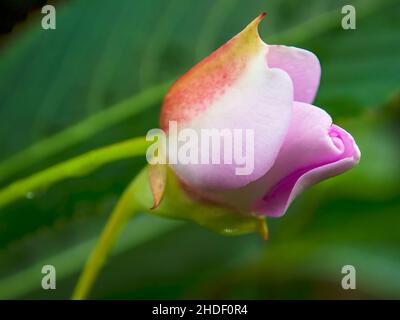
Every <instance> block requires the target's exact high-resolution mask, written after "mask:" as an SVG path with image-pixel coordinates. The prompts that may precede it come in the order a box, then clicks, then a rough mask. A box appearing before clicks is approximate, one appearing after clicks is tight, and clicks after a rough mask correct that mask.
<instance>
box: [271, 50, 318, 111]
mask: <svg viewBox="0 0 400 320" xmlns="http://www.w3.org/2000/svg"><path fill="white" fill-rule="evenodd" d="M267 64H268V66H269V67H270V68H279V69H282V70H284V71H286V72H287V73H288V74H289V76H290V78H291V79H292V81H293V87H294V100H295V101H299V102H306V103H312V102H313V100H314V98H315V95H316V93H317V91H318V86H319V81H320V77H321V66H320V64H319V61H318V58H317V57H316V56H315V54H313V53H312V52H310V51H307V50H304V49H299V48H295V47H287V46H281V45H270V46H269V51H268V55H267Z"/></svg>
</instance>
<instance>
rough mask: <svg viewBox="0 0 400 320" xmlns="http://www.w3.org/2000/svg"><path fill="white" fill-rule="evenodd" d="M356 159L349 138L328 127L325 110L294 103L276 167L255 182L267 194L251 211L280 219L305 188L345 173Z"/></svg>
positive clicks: (336, 129)
mask: <svg viewBox="0 0 400 320" xmlns="http://www.w3.org/2000/svg"><path fill="white" fill-rule="evenodd" d="M359 159H360V151H359V149H358V147H357V145H356V144H355V142H354V139H353V137H352V136H351V135H350V134H349V133H347V132H346V131H345V130H343V129H342V128H340V127H338V126H336V125H331V118H330V116H329V115H328V114H327V113H326V112H325V111H323V110H322V109H319V108H317V107H314V106H311V105H307V104H303V103H295V106H294V114H293V120H292V125H291V127H290V129H289V132H288V135H287V137H286V139H285V142H284V144H283V146H282V149H281V151H280V153H279V155H278V158H277V160H276V165H275V166H274V167H273V168H272V169H271V170H270V172H268V174H267V175H266V176H265V177H263V178H262V179H260V181H257V184H258V187H259V188H260V187H261V185H262V186H263V187H264V190H268V191H267V193H266V194H265V195H264V196H263V197H262V199H261V200H259V201H257V202H256V203H255V204H254V205H253V210H254V211H255V212H257V213H261V214H266V215H269V216H275V217H279V216H282V215H283V214H284V213H285V211H286V210H287V208H288V206H289V205H290V203H291V202H292V201H293V200H294V198H295V197H296V196H297V195H299V194H300V193H301V192H302V191H304V190H305V189H306V188H308V187H310V186H312V185H314V184H316V183H318V182H319V181H322V180H324V179H327V178H330V177H333V176H336V175H338V174H340V173H343V172H345V171H347V170H349V169H350V168H351V167H353V166H354V165H355V164H357V163H358V162H359ZM260 184H261V185H260Z"/></svg>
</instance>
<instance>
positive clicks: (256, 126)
mask: <svg viewBox="0 0 400 320" xmlns="http://www.w3.org/2000/svg"><path fill="white" fill-rule="evenodd" d="M259 20H260V17H259V18H257V19H256V20H254V21H253V22H252V23H250V25H249V26H247V27H246V29H245V30H243V31H242V32H241V33H239V34H238V35H237V36H236V37H234V38H233V39H232V40H230V41H229V42H228V43H227V44H225V45H224V46H222V47H221V48H220V49H218V50H217V51H215V52H214V53H213V54H212V55H211V56H209V57H207V58H206V59H204V60H203V61H201V62H200V63H199V64H198V65H196V66H195V67H194V68H193V69H192V70H190V71H189V72H188V73H187V74H186V75H184V76H183V77H182V78H181V79H179V80H178V81H177V82H176V83H175V84H174V86H173V87H172V88H171V90H170V92H169V93H168V94H167V96H166V98H165V101H164V105H163V109H162V118H161V125H162V128H163V129H164V130H168V127H169V126H168V124H169V121H171V120H175V121H177V122H178V127H179V128H178V130H177V135H179V133H180V132H182V131H183V129H185V128H190V129H192V130H195V132H196V133H197V136H198V137H201V132H202V131H203V132H204V131H205V130H209V131H208V132H211V131H212V130H225V129H228V130H229V131H230V132H231V134H233V133H234V132H233V131H234V130H235V129H241V130H242V135H241V137H242V139H244V137H245V134H246V132H245V130H251V131H252V132H253V133H254V139H253V140H254V148H250V146H248V145H247V143H245V145H244V146H243V148H244V149H245V151H246V153H252V150H251V149H253V150H254V152H253V154H251V162H253V164H252V167H253V168H250V172H249V173H248V174H245V175H238V174H237V170H236V169H237V168H238V167H243V166H242V165H238V164H237V163H235V161H233V163H232V164H229V163H226V161H224V158H222V155H223V154H224V152H223V151H222V150H221V149H222V147H221V148H218V150H217V151H218V152H219V153H220V155H219V156H217V157H219V158H220V163H219V164H215V163H212V161H211V160H212V159H211V158H212V156H213V153H212V152H210V154H209V157H208V160H207V161H205V162H208V163H209V164H204V161H203V162H202V163H203V164H193V163H186V164H182V163H178V164H172V167H173V169H174V171H175V173H176V174H177V175H178V176H179V178H180V179H181V180H182V181H183V182H184V183H185V184H187V185H190V186H191V187H192V188H198V189H207V190H210V189H219V190H220V189H233V188H238V187H242V186H244V185H246V184H248V183H250V182H252V181H254V180H257V179H259V178H260V177H262V176H263V175H264V174H265V173H266V172H267V171H268V170H269V169H270V168H271V167H272V165H273V163H274V161H275V158H276V156H277V155H278V152H279V150H280V148H281V146H282V143H283V141H284V139H285V136H286V133H287V131H288V128H289V123H290V118H291V113H292V106H293V103H292V101H293V85H292V81H291V79H290V77H289V76H288V74H287V73H286V72H285V71H283V70H280V69H275V68H274V69H272V68H268V66H267V64H266V60H265V57H266V54H267V52H268V48H269V47H268V46H267V45H266V44H265V43H263V42H262V40H261V39H260V37H259V35H258V31H257V25H258V23H259ZM168 139H169V141H176V140H178V137H177V136H174V133H172V132H169V137H168ZM186 142H187V141H184V142H182V143H181V144H180V146H182V144H184V143H186ZM237 142H238V141H234V143H237ZM248 147H249V149H247V148H248ZM194 148H197V150H198V154H199V155H200V156H199V159H200V158H201V153H204V152H205V150H204V149H203V148H200V147H197V146H194ZM169 149H171V148H169ZM179 149H180V148H179V146H178V150H179ZM265 150H268V152H265ZM207 152H209V150H207ZM214 155H215V153H214ZM170 162H171V161H170Z"/></svg>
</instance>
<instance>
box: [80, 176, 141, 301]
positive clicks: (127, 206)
mask: <svg viewBox="0 0 400 320" xmlns="http://www.w3.org/2000/svg"><path fill="white" fill-rule="evenodd" d="M133 185H134V184H133V183H131V184H130V185H129V187H128V188H127V189H126V190H125V191H124V193H123V195H122V196H121V198H120V199H119V200H118V203H117V205H116V207H115V209H114V210H113V212H112V213H111V215H110V218H109V219H108V221H107V224H106V226H105V227H104V229H103V232H102V233H101V236H100V239H99V241H98V242H97V244H96V247H95V248H94V249H93V251H92V253H91V255H90V257H89V259H88V261H87V262H86V265H85V267H84V269H83V272H82V273H81V275H80V277H79V280H78V283H77V285H76V287H75V290H74V292H73V294H72V299H74V300H82V299H86V298H87V297H88V295H89V293H90V290H91V288H92V287H93V284H94V281H95V280H96V278H97V276H98V274H99V272H100V270H101V268H102V266H103V265H104V262H105V260H106V258H107V256H108V254H109V252H110V250H111V247H112V245H113V244H114V242H115V241H116V239H117V236H118V235H119V233H120V232H121V230H122V227H123V226H124V225H125V224H126V222H127V220H128V218H129V217H131V216H132V215H133V214H134V213H135V211H137V209H138V208H136V206H135V203H134V196H133V189H134V188H133Z"/></svg>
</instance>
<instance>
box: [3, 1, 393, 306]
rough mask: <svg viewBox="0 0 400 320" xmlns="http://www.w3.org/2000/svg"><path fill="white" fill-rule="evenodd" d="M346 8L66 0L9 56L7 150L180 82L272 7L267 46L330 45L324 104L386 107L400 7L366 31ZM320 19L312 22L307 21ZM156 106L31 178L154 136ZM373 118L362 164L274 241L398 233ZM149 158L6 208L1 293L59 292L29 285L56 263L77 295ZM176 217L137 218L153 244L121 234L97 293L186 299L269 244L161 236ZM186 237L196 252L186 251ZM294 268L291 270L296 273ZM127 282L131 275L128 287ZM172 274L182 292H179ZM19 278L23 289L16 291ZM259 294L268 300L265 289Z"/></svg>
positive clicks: (384, 149) (387, 161)
mask: <svg viewBox="0 0 400 320" xmlns="http://www.w3.org/2000/svg"><path fill="white" fill-rule="evenodd" d="M386 2H389V4H386ZM390 3H392V4H390ZM342 4H348V3H347V1H339V2H335V3H332V2H331V1H310V2H307V4H304V5H303V4H300V3H299V2H298V1H289V0H285V1H278V0H275V1H272V0H269V1H246V2H239V1H229V0H220V1H211V0H210V1H191V2H189V1H183V0H181V1H168V2H167V1H161V0H158V1H157V0H156V1H128V0H124V1H119V2H118V5H116V4H115V3H113V2H111V1H105V0H101V1H83V0H75V1H71V2H68V3H62V4H60V6H59V7H57V29H56V31H54V32H53V31H43V30H42V29H41V28H40V23H39V21H40V20H39V19H38V18H39V17H36V18H32V19H31V20H30V21H28V22H27V23H26V24H25V25H24V26H22V27H23V28H22V27H21V28H20V30H18V32H15V33H14V35H13V37H12V38H11V39H10V41H9V42H8V43H6V45H4V47H3V48H2V50H1V52H0V101H1V102H0V159H4V158H6V157H7V156H9V155H11V154H13V153H15V152H16V151H19V150H22V149H23V148H25V147H27V146H28V145H30V144H31V143H32V142H35V141H39V140H40V139H42V138H44V137H47V136H49V135H51V134H53V133H55V132H59V131H60V130H62V129H63V128H66V127H68V126H69V125H71V124H74V123H77V122H79V121H80V120H82V119H85V118H86V117H87V116H89V115H92V114H95V113H96V112H99V111H101V110H102V109H104V108H107V107H109V106H110V105H112V104H114V103H116V102H118V101H120V100H122V99H124V98H126V97H129V96H130V95H132V94H134V93H137V92H140V91H142V90H144V89H146V88H148V87H149V86H152V85H156V84H159V83H161V82H163V81H165V80H169V79H171V78H175V77H176V76H178V75H179V74H181V73H182V72H184V71H185V70H187V69H188V68H189V67H190V66H191V65H192V64H193V63H194V62H195V61H197V60H198V59H200V58H201V57H203V56H204V55H205V54H207V53H209V52H210V51H212V50H213V49H215V48H216V47H217V46H219V45H220V44H222V43H223V42H225V41H226V40H228V39H229V38H230V37H231V36H232V35H233V34H235V33H237V32H238V31H240V30H241V29H242V28H243V26H244V25H246V23H247V22H248V21H250V20H251V19H252V18H253V17H254V16H255V15H257V14H258V13H259V12H260V11H267V12H268V17H267V20H266V21H265V22H263V24H262V25H261V26H260V31H261V34H262V36H263V38H264V39H265V41H266V42H269V39H271V41H270V42H273V43H281V41H284V43H286V44H295V45H298V46H301V47H305V48H307V49H310V50H314V51H315V52H316V53H317V54H318V55H319V57H320V60H321V63H322V68H323V75H322V87H321V91H320V93H319V94H318V97H317V104H319V105H321V106H323V107H326V108H327V109H328V110H329V111H330V112H331V113H332V114H334V115H337V116H343V117H344V116H353V117H359V116H360V115H361V113H362V112H364V110H365V109H366V108H369V107H379V106H380V105H382V104H383V102H384V101H385V100H386V99H387V98H388V97H390V95H391V94H393V93H394V91H395V90H398V89H399V86H398V84H399V80H400V79H399V75H400V73H399V72H398V70H399V69H400V68H399V63H400V62H399V60H398V58H397V57H398V56H399V55H400V41H398V40H399V39H398V38H399V35H398V30H399V27H400V22H399V21H398V18H397V16H398V13H399V5H398V4H395V3H394V1H362V2H359V4H358V5H356V8H357V13H358V15H359V17H358V20H357V30H350V31H344V30H342V29H341V28H340V20H341V18H342V15H341V14H340V6H341V5H342ZM375 7H376V9H374V8H375ZM332 10H333V11H332ZM94 13H95V14H94ZM189 13H190V14H189ZM363 15H364V16H363ZM310 19H311V21H312V23H311V24H310V25H308V22H307V21H309V20H310ZM158 107H159V106H158V105H156V104H155V105H154V107H152V108H149V109H148V110H147V111H144V112H142V113H141V114H140V115H138V116H135V118H132V119H127V120H126V121H124V122H123V123H121V124H120V125H119V126H115V127H113V128H110V129H109V130H107V131H105V132H103V133H101V134H99V135H98V136H96V137H95V138H93V139H92V140H91V141H88V142H85V143H81V144H80V145H78V146H76V147H74V148H69V149H68V150H66V151H65V152H63V153H61V154H59V155H57V156H55V157H52V158H51V159H46V161H44V162H42V163H40V164H38V165H36V166H34V167H33V168H30V169H29V170H27V171H26V172H24V174H26V173H29V172H33V171H34V170H37V169H38V168H43V167H45V166H47V165H49V164H51V163H54V162H56V161H59V160H62V159H65V158H67V157H69V156H71V155H75V154H78V153H80V152H82V151H85V150H88V149H90V148H92V147H94V146H99V145H103V144H105V143H110V142H115V141H117V140H121V139H124V138H127V137H131V136H134V135H139V134H144V133H145V132H146V131H147V129H149V128H151V127H155V126H157V123H158ZM395 121H396V120H395ZM370 126H371V124H370V123H369V122H368V121H365V122H364V119H362V117H361V116H360V119H359V121H358V122H357V123H356V124H355V125H354V126H353V127H354V128H355V129H357V130H356V131H355V137H356V138H357V140H359V141H361V143H362V150H363V159H362V162H361V165H360V168H357V169H356V170H355V171H354V174H353V173H349V174H348V175H345V176H344V177H343V178H341V179H340V181H338V182H337V184H336V182H335V183H334V184H332V186H331V185H329V186H327V189H328V190H329V189H331V191H330V192H327V193H328V195H329V196H328V197H326V196H325V195H324V196H318V197H320V198H321V199H320V200H319V201H320V202H321V206H320V207H317V208H313V204H314V202H315V198H316V197H317V195H318V190H311V192H310V193H308V195H307V197H304V199H299V201H298V202H297V203H296V204H295V206H294V207H293V208H292V209H291V210H290V211H289V214H288V215H287V216H285V217H284V218H283V219H282V220H280V221H271V223H270V225H271V227H272V228H271V229H272V230H271V236H272V239H274V236H276V238H277V240H273V241H277V242H278V241H287V240H288V239H291V238H295V239H297V237H302V236H304V237H305V236H307V237H308V238H310V241H311V242H316V243H318V239H319V237H323V238H325V239H326V240H327V242H328V243H327V245H332V244H334V243H335V242H337V241H338V240H340V239H341V241H342V245H346V244H348V245H350V244H349V243H352V241H353V240H354V238H353V237H352V235H354V237H356V238H357V239H358V240H359V241H361V242H362V241H367V240H368V239H369V241H371V242H372V243H375V242H378V243H381V245H382V246H385V245H387V244H388V243H392V244H393V243H396V244H398V243H399V242H400V239H399V238H398V232H397V230H398V226H399V221H398V218H397V217H398V215H396V212H397V211H398V210H397V209H398V201H396V197H398V196H399V193H398V181H399V173H398V171H396V168H397V170H398V157H397V155H398V154H399V149H398V145H397V143H396V141H397V139H396V138H397V137H396V136H395V133H394V132H393V131H390V130H389V129H387V128H386V124H385V123H382V124H380V125H373V128H374V129H373V130H372V131H371V130H370V129H369V128H370ZM353 127H351V128H349V131H351V130H353ZM346 128H347V127H346ZM351 132H353V131H351ZM375 133H378V135H376V134H375ZM379 137H381V138H379ZM374 141H376V142H374ZM376 143H379V145H378V144H376ZM364 150H366V151H365V153H364ZM376 150H379V152H375V151H376ZM378 164H379V165H378ZM143 165H144V160H141V161H140V160H137V161H136V160H135V161H133V162H132V161H122V162H120V163H117V164H113V165H110V166H108V167H106V168H104V169H102V170H101V171H99V172H98V173H96V174H94V175H91V176H90V177H87V178H79V179H74V180H71V181H67V182H63V183H60V184H59V185H57V186H55V187H54V188H52V189H51V190H43V191H42V192H39V193H36V194H33V195H28V198H29V199H26V200H23V201H21V202H19V203H17V204H15V205H13V206H10V207H8V208H5V209H4V210H2V212H1V218H0V248H3V250H2V252H1V253H0V261H1V264H0V265H1V268H0V279H2V281H0V295H1V297H7V294H9V297H19V296H25V297H43V296H46V297H52V296H51V295H50V294H49V293H48V292H47V293H46V292H43V291H41V290H39V289H36V291H35V292H34V293H32V291H34V290H35V288H37V286H39V284H40V282H39V281H38V279H37V278H35V276H37V277H40V274H39V275H38V272H40V271H38V267H39V266H40V265H43V264H46V263H51V262H52V261H56V262H54V263H55V264H57V265H59V267H58V268H61V271H60V274H59V281H60V283H59V285H58V289H57V296H58V297H63V298H66V297H68V295H69V294H70V292H71V289H72V286H73V284H74V282H75V280H76V275H77V272H78V271H79V268H81V267H82V263H83V261H84V258H85V256H86V255H87V253H88V251H89V250H90V247H91V245H92V244H93V241H94V237H95V236H96V234H98V233H99V231H100V229H101V226H102V225H103V224H104V221H105V218H106V215H107V214H108V213H109V211H110V210H111V208H112V206H113V204H115V201H116V199H117V197H118V195H119V193H120V192H121V191H122V190H123V188H124V187H125V186H126V185H127V184H128V182H129V180H130V179H131V178H132V176H133V175H134V174H135V173H136V172H138V170H139V168H140V167H142V166H143ZM371 170H372V171H371ZM370 172H372V173H373V175H372V176H370ZM361 182H362V184H361ZM328 184H329V183H328ZM335 189H337V190H340V191H341V192H337V190H335ZM354 189H356V194H357V198H358V200H357V201H353V200H347V202H346V199H353V197H354V193H355V192H354V191H353V190H354ZM371 190H372V191H371ZM374 190H375V191H377V192H373V191H374ZM388 190H390V192H389V191H388ZM32 196H33V199H30V198H32ZM366 198H367V199H366ZM310 203H311V205H310ZM303 204H304V205H303ZM324 208H325V209H324ZM364 213H365V215H363V214H364ZM307 219H308V220H307ZM309 221H312V223H309ZM360 221H362V223H360ZM157 223H159V226H160V227H157V226H158V224H157ZM169 223H170V222H169V221H162V222H158V221H157V222H155V221H154V219H145V220H144V221H143V225H141V226H139V227H138V226H137V225H136V224H133V225H132V227H131V228H128V229H127V234H129V233H135V232H138V231H136V229H135V228H137V227H138V228H140V230H144V233H145V234H146V237H145V239H150V238H155V240H154V241H152V242H151V243H149V244H142V243H141V242H138V241H137V240H135V239H134V238H132V239H131V238H129V237H128V238H123V239H127V240H126V241H125V242H124V240H123V239H122V240H121V242H122V243H123V244H124V246H125V247H124V250H123V252H126V253H124V254H122V255H121V256H120V257H119V258H118V259H116V261H115V262H112V263H111V264H110V265H109V267H108V268H107V269H106V270H105V272H104V277H102V278H101V279H100V281H104V282H102V285H101V286H99V288H98V291H96V292H95V294H96V297H105V296H106V297H113V294H115V295H117V296H124V297H151V296H152V295H154V296H157V295H158V296H160V297H179V296H185V295H188V294H190V292H191V290H192V289H195V287H196V284H198V282H205V283H206V285H207V280H208V281H211V282H213V281H214V280H215V278H214V276H215V277H216V276H218V275H223V274H224V273H225V272H226V271H227V270H230V268H231V267H232V265H236V264H237V263H238V264H240V265H242V264H243V263H244V262H245V261H246V257H248V256H249V255H250V256H251V255H255V256H256V257H257V256H259V255H260V254H261V253H262V252H263V247H264V246H261V245H260V242H259V241H260V240H259V239H258V238H256V237H244V238H238V239H235V240H233V239H230V238H228V239H225V238H221V237H218V236H215V235H210V233H209V232H207V231H204V230H201V229H199V228H197V227H190V228H188V227H184V228H183V229H184V231H182V232H180V233H178V234H175V233H171V234H170V235H167V236H166V235H164V236H163V238H161V239H160V240H157V237H158V236H159V235H160V234H165V231H167V230H170V229H169ZM164 226H165V228H164ZM171 228H173V227H171ZM186 229H187V230H186ZM146 230H148V231H146ZM294 231H296V232H294ZM355 231H357V232H355ZM146 232H148V233H146ZM303 232H305V234H304V235H303ZM314 234H315V238H312V237H313V235H314ZM369 235H373V236H372V237H369ZM385 239H386V240H385ZM383 240H385V241H386V242H384V241H383ZM82 243H83V245H82V247H80V245H81V244H82ZM239 244H240V246H239ZM187 246H189V247H190V248H189V249H190V250H191V248H192V247H196V248H197V250H196V251H195V252H192V255H188V250H189V249H188V248H187ZM287 247H288V248H287V251H288V252H291V251H292V250H294V249H295V247H294V246H291V244H289V245H288V246H287ZM210 248H213V251H212V252H214V253H213V254H212V253H210ZM266 249H267V250H268V249H269V245H267V246H266ZM312 250H314V249H312ZM340 252H341V251H340ZM115 253H116V254H121V253H122V251H118V250H116V252H115ZM163 253H164V254H163ZM146 254H148V256H147V258H146V259H144V260H143V259H142V257H143V256H144V255H146ZM284 254H288V253H287V252H283V253H282V255H284ZM154 257H160V258H159V260H157V261H160V263H156V264H154V263H153V259H154ZM166 257H168V259H167V261H168V263H169V265H170V267H169V268H167V269H166V270H165V272H163V273H161V274H160V278H157V277H156V278H153V277H154V271H155V270H154V268H153V269H151V268H149V266H150V265H153V266H159V265H164V263H162V261H163V260H162V259H163V258H166ZM185 257H190V259H189V258H187V259H186V260H185ZM322 257H324V256H323V254H322ZM368 257H369V256H368ZM55 258H57V259H58V258H59V259H60V260H57V259H56V260H54V259H55ZM299 258H301V257H299ZM193 259H194V261H195V262H196V261H197V262H201V261H206V263H205V264H199V265H196V263H194V262H191V261H193ZM270 259H272V260H274V261H278V262H279V259H283V258H280V257H279V255H271V258H270ZM322 259H323V258H322ZM384 259H386V260H384ZM384 259H383V260H384V261H389V262H395V261H396V259H398V256H396V255H394V257H393V255H388V256H387V257H386V256H385V257H384ZM317 260H318V259H317ZM173 261H175V263H173ZM181 261H186V262H185V263H182V264H181V268H183V269H185V270H187V271H185V273H182V274H180V273H179V272H181V271H182V269H179V268H178V267H179V263H178V262H181ZM267 261H268V254H267ZM318 261H320V260H318ZM5 262H7V263H5ZM366 263H367V262H366ZM306 265H307V264H306ZM216 266H219V267H218V268H217V267H216ZM62 268H65V269H62ZM243 268H247V267H246V265H245V266H243ZM62 270H64V271H62ZM174 270H177V271H175V273H174V276H173V277H171V278H169V279H168V276H169V275H170V273H173V272H174ZM250 270H251V269H250ZM150 271H153V272H151V273H150ZM114 272H115V273H114ZM287 272H288V273H287V274H286V275H285V276H289V274H290V272H289V271H287ZM135 274H137V275H136V276H135ZM11 275H14V278H13V277H10V276H11ZM68 276H69V277H68ZM327 277H328V275H327ZM118 278H120V280H118ZM270 278H271V277H266V279H270ZM272 278H273V276H272ZM62 279H65V280H62ZM126 279H132V280H131V281H130V282H129V283H130V284H129V285H127V283H126ZM140 279H142V280H140ZM150 279H153V280H150ZM61 281H62V282H61ZM146 281H147V282H146ZM158 281H161V282H158ZM114 283H115V284H114ZM163 283H164V285H163ZM172 283H177V284H176V286H179V288H178V287H177V289H176V290H175V291H173V290H171V291H168V290H167V288H168V286H170V285H171V284H172ZM16 284H18V288H16V289H15V291H12V290H10V288H11V287H13V286H15V285H16ZM265 290H268V288H266V289H265ZM397 292H398V291H397ZM252 294H253V296H254V295H257V294H258V296H260V297H262V296H264V293H260V292H259V293H257V292H252ZM223 296H224V295H222V297H223ZM226 296H228V293H226Z"/></svg>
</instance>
